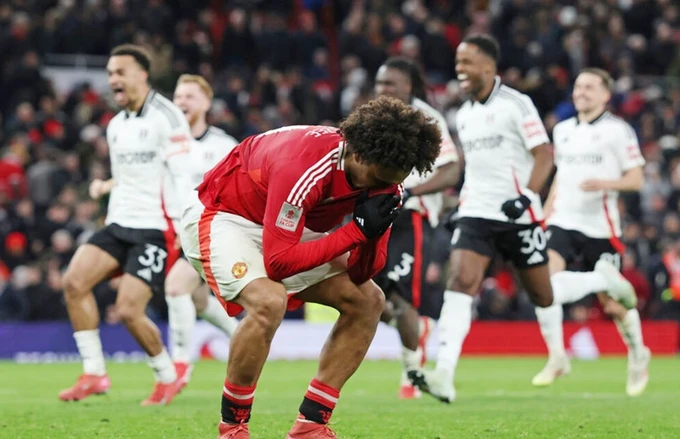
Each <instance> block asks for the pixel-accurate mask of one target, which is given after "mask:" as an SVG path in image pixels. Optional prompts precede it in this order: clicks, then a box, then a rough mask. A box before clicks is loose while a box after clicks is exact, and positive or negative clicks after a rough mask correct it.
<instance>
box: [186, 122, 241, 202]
mask: <svg viewBox="0 0 680 439" xmlns="http://www.w3.org/2000/svg"><path fill="white" fill-rule="evenodd" d="M236 145H238V142H237V141H236V139H234V138H233V137H231V136H230V135H229V134H227V133H225V132H224V130H222V129H221V128H217V127H213V126H209V127H208V129H207V130H205V133H203V134H202V135H201V136H200V137H198V138H196V139H194V142H193V144H192V147H191V153H190V154H191V169H192V179H191V183H192V186H191V188H192V189H195V188H196V187H197V186H198V185H199V184H201V183H202V182H203V175H205V173H206V172H208V171H209V170H211V169H212V168H213V167H214V166H215V165H216V164H217V163H219V162H220V160H222V159H223V158H225V157H226V156H227V154H229V153H230V152H231V150H232V149H234V148H235V147H236Z"/></svg>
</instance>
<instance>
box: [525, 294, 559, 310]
mask: <svg viewBox="0 0 680 439" xmlns="http://www.w3.org/2000/svg"><path fill="white" fill-rule="evenodd" d="M530 297H531V301H532V302H533V303H534V305H536V306H538V307H541V308H547V307H549V306H551V305H552V304H553V295H552V294H545V293H542V294H530Z"/></svg>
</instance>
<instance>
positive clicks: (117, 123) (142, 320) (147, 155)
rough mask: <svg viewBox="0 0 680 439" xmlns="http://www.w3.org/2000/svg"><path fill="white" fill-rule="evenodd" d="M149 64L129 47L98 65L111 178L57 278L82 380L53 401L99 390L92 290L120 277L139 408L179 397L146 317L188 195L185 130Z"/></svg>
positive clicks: (101, 368) (93, 190) (102, 378)
mask: <svg viewBox="0 0 680 439" xmlns="http://www.w3.org/2000/svg"><path fill="white" fill-rule="evenodd" d="M149 67H150V58H149V56H148V55H147V54H146V53H145V51H144V50H143V49H141V48H139V47H137V46H133V45H122V46H118V47H116V48H114V49H113V51H112V52H111V57H110V58H109V61H108V64H107V67H106V69H107V72H108V75H109V86H110V88H111V91H112V92H113V98H114V100H115V101H116V104H118V105H119V106H120V107H121V108H122V110H121V111H120V113H118V114H117V115H116V116H115V117H114V118H113V119H112V120H111V122H110V123H109V126H108V129H107V133H106V137H107V141H108V144H109V149H110V156H111V174H112V179H111V180H108V181H106V182H104V181H100V180H95V181H93V182H92V184H91V186H90V195H91V196H92V197H93V198H95V199H97V198H99V197H101V196H102V195H104V194H106V193H108V192H110V193H111V198H110V199H109V204H108V212H107V215H106V227H104V228H103V229H102V230H100V231H99V232H97V233H95V234H94V235H93V236H92V238H90V240H89V241H88V243H86V244H84V245H82V246H80V248H78V250H77V251H76V253H75V255H74V256H73V259H71V262H70V263H69V266H68V269H67V270H66V273H65V275H64V293H65V298H66V306H67V308H68V313H69V318H70V320H71V324H72V326H73V330H74V334H73V336H74V338H75V340H76V344H77V346H78V351H79V352H80V356H81V357H82V359H83V369H84V373H83V375H81V376H80V378H78V381H77V382H76V384H75V385H74V386H73V387H71V388H69V389H66V390H64V391H62V392H61V393H60V394H59V398H60V399H61V400H63V401H74V400H75V401H77V400H80V399H83V398H85V397H87V396H89V395H93V394H100V393H105V392H107V391H108V390H109V387H110V383H109V378H108V376H107V374H106V368H105V365H104V355H103V353H102V345H101V340H100V338H99V330H98V329H97V328H98V326H99V313H98V312H97V306H96V303H95V299H94V295H93V294H92V287H94V286H95V285H96V284H97V283H99V282H100V281H102V280H104V279H106V278H107V277H109V276H110V275H111V274H113V273H114V272H116V271H119V270H121V271H122V272H123V276H122V279H121V281H120V286H119V288H118V297H117V298H116V309H117V311H118V313H119V314H120V316H121V318H122V321H123V324H124V325H125V326H126V327H127V329H128V331H130V333H131V334H132V336H133V337H134V338H135V340H137V342H138V343H139V345H140V346H141V347H142V348H143V349H144V351H145V352H146V353H147V355H148V362H149V366H151V368H152V369H153V371H154V376H155V378H156V385H155V387H154V390H153V393H152V394H151V396H150V397H149V398H148V399H146V400H145V401H143V402H142V405H158V404H168V403H169V402H170V401H171V400H172V398H173V397H174V396H175V394H176V393H177V392H178V391H179V387H178V383H177V380H176V372H175V367H174V365H173V364H172V359H171V358H170V356H169V355H168V353H167V351H166V350H165V348H164V347H163V341H162V339H161V335H160V332H159V330H158V328H157V327H156V325H155V324H154V323H153V322H152V321H151V320H150V319H149V318H148V317H147V316H146V314H145V310H146V305H147V303H148V302H149V300H150V299H151V296H152V293H153V292H154V291H155V292H158V293H161V292H162V288H163V283H164V281H165V273H166V270H167V269H168V268H169V267H171V266H172V264H173V263H174V260H175V259H176V257H177V253H178V251H177V250H176V249H175V247H174V241H175V231H174V230H175V228H174V226H173V223H172V220H178V219H179V215H180V206H181V204H182V203H183V202H184V200H182V199H181V197H180V196H179V194H183V193H188V192H189V191H188V189H187V188H188V187H189V186H190V174H189V173H188V170H189V169H190V168H189V167H187V166H186V165H185V162H186V160H187V157H189V156H188V153H189V148H190V142H191V132H190V131H189V125H188V124H187V121H186V119H185V117H184V115H183V114H182V111H181V110H180V109H179V108H177V107H176V106H175V105H174V104H173V103H172V102H170V101H169V100H168V99H166V98H164V97H163V96H161V95H160V94H159V93H157V92H156V91H155V90H153V89H151V88H150V86H149V84H148V77H149Z"/></svg>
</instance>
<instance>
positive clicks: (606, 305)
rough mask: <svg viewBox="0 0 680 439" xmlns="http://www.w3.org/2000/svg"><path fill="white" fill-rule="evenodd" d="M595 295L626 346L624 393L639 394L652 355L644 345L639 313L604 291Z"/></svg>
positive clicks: (646, 380) (643, 389) (647, 375)
mask: <svg viewBox="0 0 680 439" xmlns="http://www.w3.org/2000/svg"><path fill="white" fill-rule="evenodd" d="M597 297H598V299H599V300H600V303H602V307H603V309H604V312H605V313H606V314H607V315H609V316H610V317H611V318H612V319H613V320H614V323H615V324H616V328H617V329H618V330H619V334H621V338H622V339H623V342H624V343H625V344H626V347H627V348H628V379H627V381H626V394H628V396H639V395H641V394H642V393H643V392H644V391H645V389H646V388H647V383H648V382H649V373H648V368H649V361H650V360H651V357H652V354H651V351H650V350H649V348H648V347H646V346H645V344H644V339H643V337H642V325H641V323H640V313H639V312H638V310H637V309H636V308H633V309H626V308H625V307H624V306H623V305H621V304H620V303H619V302H617V301H615V300H614V299H612V298H611V297H609V296H608V295H606V294H605V293H599V294H598V295H597Z"/></svg>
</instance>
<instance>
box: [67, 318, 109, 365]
mask: <svg viewBox="0 0 680 439" xmlns="http://www.w3.org/2000/svg"><path fill="white" fill-rule="evenodd" d="M73 338H75V339H76V345H77V346H78V352H80V356H81V358H82V359H83V372H84V373H86V374H87V375H98V376H103V375H106V366H105V364H104V352H103V351H102V341H101V339H100V338H99V329H91V330H88V331H78V332H74V333H73Z"/></svg>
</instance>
